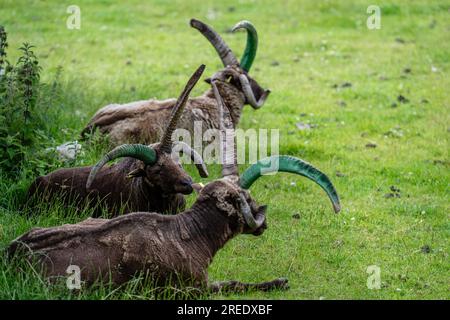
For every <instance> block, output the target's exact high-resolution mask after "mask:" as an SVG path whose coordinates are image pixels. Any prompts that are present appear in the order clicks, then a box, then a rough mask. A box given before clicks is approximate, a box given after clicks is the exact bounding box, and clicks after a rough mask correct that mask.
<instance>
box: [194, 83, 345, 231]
mask: <svg viewBox="0 0 450 320" xmlns="http://www.w3.org/2000/svg"><path fill="white" fill-rule="evenodd" d="M218 81H220V79H218V78H214V77H213V78H212V80H211V85H212V88H213V93H214V96H215V98H216V101H217V105H218V113H219V119H220V124H219V126H220V131H221V143H222V154H221V163H222V177H223V178H222V179H221V180H219V181H217V182H213V183H210V184H209V185H207V186H206V187H205V192H206V193H212V194H213V195H214V196H213V197H215V201H216V207H217V208H218V209H219V210H221V211H223V212H227V213H228V215H229V216H230V217H234V218H235V217H238V218H241V219H237V220H236V219H234V220H233V219H231V222H234V223H235V224H236V225H238V226H241V228H242V230H241V232H243V233H252V234H254V235H259V234H262V233H263V232H264V230H265V229H266V207H265V206H258V205H257V204H256V202H255V201H254V200H253V199H252V198H251V197H250V195H249V194H248V192H247V191H246V190H247V189H249V188H250V187H251V186H252V184H253V183H254V182H255V181H256V180H258V179H259V178H260V177H261V176H262V175H264V174H272V173H275V172H289V173H294V174H298V175H301V176H304V177H306V178H308V179H310V180H312V181H314V182H315V183H317V184H318V185H319V186H320V187H321V188H322V189H323V190H324V191H325V192H326V193H327V195H328V197H329V198H330V200H331V202H332V205H333V209H334V211H335V212H336V213H338V212H339V211H340V210H341V206H340V200H339V196H338V194H337V191H336V189H335V188H334V186H333V184H332V183H331V181H330V179H329V178H328V177H327V176H326V175H325V174H324V173H322V172H321V171H320V170H318V169H317V168H315V167H313V166H312V165H311V164H309V163H307V162H305V161H303V160H301V159H298V158H295V157H291V156H284V155H281V156H278V155H277V156H272V157H268V158H265V159H262V160H260V161H258V162H257V163H255V164H253V165H251V166H250V167H249V168H248V169H247V170H246V171H245V172H244V173H243V174H242V175H241V176H239V175H238V174H239V170H238V166H237V158H236V144H235V134H234V129H235V128H234V123H233V121H232V118H231V115H230V110H229V109H228V108H227V107H226V105H225V103H224V101H223V99H222V96H221V95H220V92H219V90H218V88H217V82H218ZM202 192H203V190H202ZM202 192H201V193H202Z"/></svg>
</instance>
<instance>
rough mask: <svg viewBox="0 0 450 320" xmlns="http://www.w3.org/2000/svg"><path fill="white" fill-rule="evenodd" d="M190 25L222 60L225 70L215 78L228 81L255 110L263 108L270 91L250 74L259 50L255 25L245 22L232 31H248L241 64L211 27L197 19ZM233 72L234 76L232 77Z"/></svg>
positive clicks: (238, 24)
mask: <svg viewBox="0 0 450 320" xmlns="http://www.w3.org/2000/svg"><path fill="white" fill-rule="evenodd" d="M190 23H191V26H192V27H193V28H195V29H197V30H198V31H200V32H201V33H202V34H203V35H204V36H205V37H206V39H208V41H209V42H210V43H211V44H212V45H213V47H214V48H215V49H216V51H217V53H218V54H219V57H220V59H221V60H222V63H223V65H224V67H225V69H223V70H221V71H219V72H218V73H217V74H216V75H215V76H216V77H219V76H220V77H222V78H223V79H228V81H229V83H230V84H231V85H233V86H234V87H236V88H238V89H239V90H240V91H241V92H242V93H243V94H244V96H245V100H246V103H248V104H250V105H251V106H252V107H253V108H254V109H258V108H260V107H262V106H263V104H264V102H265V101H266V99H267V97H268V95H269V94H270V90H265V89H263V88H262V87H261V86H260V85H259V84H258V82H256V80H254V79H253V78H251V77H250V76H249V74H248V73H249V71H250V68H251V66H252V64H253V61H254V59H255V57H256V51H257V48H258V34H257V32H256V29H255V27H254V26H253V24H252V23H251V22H249V21H246V20H243V21H241V22H239V23H237V24H236V25H235V26H234V27H233V29H232V31H233V32H234V31H236V30H239V29H245V30H246V31H247V45H246V48H245V51H244V54H243V55H242V58H241V61H240V62H239V61H238V60H237V59H236V57H235V55H234V54H233V52H232V51H231V49H230V48H229V47H228V45H227V44H226V43H225V41H224V40H223V39H222V38H221V37H220V35H219V34H218V33H217V32H215V31H214V30H213V29H212V28H211V27H210V26H208V25H206V24H205V23H203V22H201V21H199V20H196V19H191V22H190ZM231 72H232V73H233V75H232V76H231V77H230V73H231Z"/></svg>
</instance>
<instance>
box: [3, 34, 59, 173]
mask: <svg viewBox="0 0 450 320" xmlns="http://www.w3.org/2000/svg"><path fill="white" fill-rule="evenodd" d="M7 47H8V43H7V34H6V32H5V30H4V28H3V27H1V26H0V123H1V124H2V125H1V126H0V173H2V174H1V176H7V177H16V176H18V175H19V174H23V173H24V172H23V171H24V167H25V166H24V164H25V163H26V164H27V165H28V166H27V170H28V171H30V170H29V168H32V169H31V172H32V173H40V174H42V173H43V172H44V171H45V169H47V168H48V166H50V165H51V162H52V158H51V157H49V156H46V154H45V152H44V151H45V146H46V144H48V142H49V141H51V136H50V135H49V130H47V126H48V125H49V124H53V125H54V124H55V123H57V121H54V120H55V119H49V115H48V113H47V111H48V108H49V106H51V105H52V101H49V99H50V100H51V99H56V96H57V95H56V93H55V92H56V91H57V86H58V85H57V83H56V82H55V83H53V84H52V85H46V84H42V83H41V82H40V72H41V69H42V68H41V67H40V65H39V61H38V59H37V57H36V55H35V54H34V51H33V48H34V47H33V46H32V45H30V44H28V43H24V44H23V45H22V47H21V48H20V49H19V50H20V51H21V56H20V57H19V59H18V60H17V62H16V63H15V64H11V63H10V62H9V61H8V60H7V54H6V48H7ZM59 72H60V70H59V71H58V73H59ZM51 120H53V121H51ZM30 164H31V165H30Z"/></svg>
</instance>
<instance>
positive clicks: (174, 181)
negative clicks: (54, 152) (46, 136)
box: [29, 65, 208, 216]
mask: <svg viewBox="0 0 450 320" xmlns="http://www.w3.org/2000/svg"><path fill="white" fill-rule="evenodd" d="M204 68H205V67H204V65H202V66H201V67H200V68H199V69H198V70H197V71H196V72H195V73H194V75H193V76H192V77H191V79H190V80H189V82H188V84H187V85H186V87H185V89H184V91H183V92H182V94H181V95H180V97H179V98H178V100H177V103H176V105H175V108H174V109H173V114H172V116H171V119H170V120H169V121H168V123H169V124H168V126H167V128H166V130H165V132H164V136H163V137H162V140H161V142H160V143H157V144H154V145H151V146H146V145H122V146H119V147H117V148H115V149H114V150H112V151H111V152H109V153H108V154H106V155H105V156H104V157H103V159H102V160H100V161H99V163H98V164H97V165H95V166H94V167H81V168H67V169H59V170H56V171H54V172H52V173H50V174H48V175H46V176H43V177H39V178H37V179H36V180H35V181H34V182H33V183H32V185H31V187H30V189H29V198H37V199H38V200H39V201H42V199H50V198H54V197H62V199H63V200H64V201H65V202H66V203H76V204H77V206H80V207H81V206H83V207H84V206H86V205H89V206H91V207H94V208H95V209H96V210H95V214H96V215H98V213H100V212H101V210H102V209H105V207H106V210H107V211H108V212H109V213H110V214H112V215H113V216H115V215H118V214H119V210H120V209H121V207H124V212H125V213H128V212H132V211H150V212H151V211H155V212H160V213H176V212H177V211H179V210H183V209H184V206H185V199H184V196H183V194H190V193H191V192H192V191H193V187H192V184H193V182H192V179H191V177H190V176H189V175H188V174H187V173H186V172H185V171H184V170H183V168H182V167H181V165H180V164H179V163H178V161H177V158H176V156H175V154H172V151H173V149H175V148H176V149H177V150H179V151H182V152H183V153H185V154H187V155H190V156H191V158H192V160H193V161H194V163H195V164H196V166H197V168H198V170H199V173H200V175H201V176H202V177H207V176H208V171H207V170H206V166H205V165H204V163H203V160H202V158H201V156H200V155H198V154H197V153H196V152H195V151H194V150H193V149H191V148H190V147H189V146H188V145H186V144H184V143H182V142H177V143H173V142H172V138H171V137H172V133H173V131H174V130H175V128H176V126H177V123H178V121H179V119H180V116H181V113H182V112H183V108H184V106H185V104H186V101H187V99H188V96H189V93H190V91H191V90H192V88H193V87H194V85H195V84H196V83H197V81H198V79H199V78H200V76H201V74H202V73H203V70H204ZM119 157H127V158H125V159H124V160H122V161H121V162H119V163H117V164H114V165H112V166H110V167H106V168H103V169H102V170H100V169H101V168H102V167H103V166H104V165H105V164H106V163H107V162H108V161H111V160H114V159H116V158H119ZM130 178H132V179H130Z"/></svg>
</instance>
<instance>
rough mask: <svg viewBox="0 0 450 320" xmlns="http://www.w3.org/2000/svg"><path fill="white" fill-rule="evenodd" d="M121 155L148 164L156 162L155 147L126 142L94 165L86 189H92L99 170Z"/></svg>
mask: <svg viewBox="0 0 450 320" xmlns="http://www.w3.org/2000/svg"><path fill="white" fill-rule="evenodd" d="M120 157H132V158H135V159H139V160H141V161H143V162H144V163H145V164H146V165H152V164H154V163H155V162H156V152H155V150H154V149H153V148H151V147H149V146H146V145H143V144H124V145H121V146H118V147H116V148H114V149H113V150H111V151H110V152H108V153H107V154H106V155H105V156H104V157H103V158H102V159H101V160H100V161H99V162H97V164H96V165H95V166H94V167H92V169H91V172H90V173H89V177H88V179H87V182H86V189H90V187H91V185H92V182H93V181H94V179H95V176H96V175H97V172H98V171H99V170H100V169H101V168H102V167H103V166H104V165H105V164H106V163H108V162H109V161H111V160H114V159H117V158H120Z"/></svg>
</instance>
